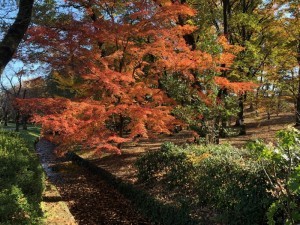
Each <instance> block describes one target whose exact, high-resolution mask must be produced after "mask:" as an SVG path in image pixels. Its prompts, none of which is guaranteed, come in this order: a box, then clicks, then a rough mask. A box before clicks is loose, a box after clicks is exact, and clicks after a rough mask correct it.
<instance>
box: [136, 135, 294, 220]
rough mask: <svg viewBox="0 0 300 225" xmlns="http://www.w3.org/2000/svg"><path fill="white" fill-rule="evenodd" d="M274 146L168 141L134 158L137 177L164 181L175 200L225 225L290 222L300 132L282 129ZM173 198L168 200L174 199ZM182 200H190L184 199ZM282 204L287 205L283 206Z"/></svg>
mask: <svg viewBox="0 0 300 225" xmlns="http://www.w3.org/2000/svg"><path fill="white" fill-rule="evenodd" d="M278 137H279V141H278V146H277V147H276V148H275V147H267V146H266V145H264V144H262V143H260V144H258V143H253V144H249V146H251V148H250V147H249V148H250V149H248V150H245V149H237V148H235V147H232V146H230V145H208V146H187V147H178V146H175V145H173V144H170V143H167V144H164V145H163V146H162V147H161V150H160V151H157V152H149V153H147V154H146V155H144V156H143V157H141V158H140V159H139V160H138V161H137V164H136V165H137V168H138V177H139V181H140V182H141V183H144V184H148V185H152V186H155V185H158V184H160V185H163V187H164V188H167V189H168V190H171V192H174V193H175V194H174V195H173V194H172V195H170V196H173V197H174V199H175V201H177V202H178V201H179V202H181V203H182V204H184V202H186V203H185V204H184V205H183V206H185V207H186V206H188V205H190V210H191V211H193V210H195V209H196V208H197V207H198V208H202V209H205V210H204V211H205V212H207V210H208V211H209V212H210V213H212V214H213V215H215V216H213V217H212V219H213V220H215V222H216V221H219V222H222V223H225V224H266V223H267V222H268V223H269V224H275V221H277V222H280V221H281V222H285V223H286V224H295V223H296V222H297V221H298V220H299V218H298V215H299V211H298V207H299V197H298V196H299V193H298V192H299V161H298V160H299V132H298V131H296V130H289V131H281V132H279V134H278ZM174 199H173V200H174ZM187 202H188V203H189V204H187ZM286 207H287V209H286Z"/></svg>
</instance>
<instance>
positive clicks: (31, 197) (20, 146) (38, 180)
mask: <svg viewBox="0 0 300 225" xmlns="http://www.w3.org/2000/svg"><path fill="white" fill-rule="evenodd" d="M43 179H44V175H43V171H42V168H41V166H40V164H39V162H38V160H37V158H36V156H35V155H34V154H33V153H32V152H30V150H29V149H28V147H27V145H26V144H25V142H24V141H23V140H22V139H21V138H20V137H19V136H18V134H16V133H12V132H5V131H1V132H0V202H1V204H0V224H28V225H29V224H30V225H31V224H41V220H40V219H41V209H40V201H41V198H42V197H41V196H42V191H43Z"/></svg>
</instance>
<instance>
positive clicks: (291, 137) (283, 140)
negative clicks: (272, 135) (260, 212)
mask: <svg viewBox="0 0 300 225" xmlns="http://www.w3.org/2000/svg"><path fill="white" fill-rule="evenodd" d="M277 138H278V141H277V143H276V144H275V145H273V144H269V145H266V144H264V143H263V142H261V141H255V142H252V143H249V144H248V148H249V149H250V151H251V152H252V155H253V156H254V157H255V158H256V160H257V162H258V163H259V164H260V165H261V167H262V168H263V170H264V173H265V178H266V179H267V180H268V182H269V183H270V186H271V187H270V188H269V191H270V192H271V194H272V196H273V197H274V198H275V201H274V202H273V203H272V205H271V206H270V208H269V210H268V213H267V216H268V223H269V224H270V225H273V224H275V223H277V224H278V223H281V224H292V225H294V224H299V222H300V131H299V130H296V129H294V128H289V129H287V130H282V131H279V132H278V133H277Z"/></svg>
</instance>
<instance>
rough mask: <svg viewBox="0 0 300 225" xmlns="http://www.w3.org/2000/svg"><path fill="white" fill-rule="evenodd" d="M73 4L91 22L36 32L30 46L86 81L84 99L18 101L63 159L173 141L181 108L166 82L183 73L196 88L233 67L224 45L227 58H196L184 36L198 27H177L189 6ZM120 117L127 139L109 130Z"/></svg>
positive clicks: (140, 1) (72, 22) (166, 3)
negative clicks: (159, 137) (159, 138)
mask: <svg viewBox="0 0 300 225" xmlns="http://www.w3.org/2000/svg"><path fill="white" fill-rule="evenodd" d="M72 2H76V3H78V4H79V5H81V6H83V8H84V9H85V10H86V11H85V14H86V15H88V16H87V17H82V18H81V19H80V20H79V19H75V18H73V17H72V16H70V17H69V20H66V21H63V22H61V21H60V22H57V23H56V24H55V27H53V26H52V27H50V26H49V27H47V26H36V27H33V28H32V29H31V30H30V33H29V39H28V40H30V41H31V42H33V43H35V44H37V45H40V46H42V47H44V48H46V49H47V51H45V54H41V55H40V60H43V61H46V62H48V63H50V64H51V66H52V68H53V69H54V70H56V71H60V72H61V73H65V74H66V75H68V76H76V77H79V79H80V83H78V84H77V86H76V88H77V89H78V88H79V89H80V90H81V92H82V93H81V95H80V96H78V97H77V98H75V99H66V98H40V99H25V100H21V99H20V100H17V104H18V106H19V108H20V110H21V111H22V112H23V113H26V114H33V115H34V117H33V120H34V121H35V122H37V123H41V124H42V135H43V136H44V137H46V138H48V139H49V140H51V141H53V142H54V143H57V144H59V146H60V147H59V151H61V152H63V151H66V150H68V148H70V147H72V146H77V147H80V148H82V149H89V150H91V149H94V150H96V152H101V151H116V152H120V150H119V147H118V144H120V143H123V142H126V141H130V140H132V139H134V138H136V137H145V138H147V137H150V136H151V135H152V134H157V133H170V130H171V129H173V127H174V124H175V123H178V121H177V120H176V119H175V118H174V117H173V116H172V115H171V113H170V112H171V110H172V108H173V107H174V106H175V105H176V103H175V101H174V100H172V99H170V98H169V97H168V96H167V95H166V93H164V91H163V90H161V89H160V88H159V79H160V77H161V76H162V75H163V74H172V73H177V74H181V75H182V76H183V77H184V79H188V80H190V81H193V80H195V79H196V78H195V77H194V74H193V71H196V70H197V71H203V70H216V71H217V70H218V68H219V65H220V64H222V63H226V65H228V66H229V65H230V63H232V61H233V59H234V55H233V53H234V51H235V48H232V47H230V46H229V45H228V44H225V43H223V42H224V40H223V39H222V38H221V42H222V41H223V42H222V43H223V45H224V46H225V47H224V52H223V54H222V55H221V56H212V55H210V54H208V53H205V52H202V51H200V50H191V47H190V46H188V45H187V44H186V42H185V40H184V38H183V36H184V35H186V34H189V33H191V32H193V31H195V30H196V27H194V26H191V25H183V26H181V25H178V19H179V17H180V18H188V17H191V16H193V15H195V13H196V12H195V11H194V10H193V9H191V8H189V7H188V6H187V5H184V4H179V3H173V2H172V1H168V0H164V1H143V0H135V1H129V2H115V1H110V0H104V1H98V0H94V1H93V3H90V4H92V5H89V4H88V3H87V2H85V1H82V0H76V1H72ZM95 9H97V10H98V11H97V13H98V14H99V16H97V18H96V19H95V17H94V16H95V15H96V14H95ZM91 18H93V19H91ZM219 81H220V79H219V80H218V79H216V82H219ZM223 83H224V82H223ZM221 85H222V84H221ZM226 85H227V83H226ZM231 87H232V90H234V91H235V90H236V88H235V86H231ZM200 95H201V93H200ZM115 117H119V118H129V120H128V121H127V124H126V125H124V126H126V128H127V130H129V133H128V134H127V135H125V136H124V135H123V134H122V132H117V131H116V130H114V129H111V128H109V126H108V123H109V122H114V119H115ZM122 126H123V125H122ZM120 129H123V127H122V128H120Z"/></svg>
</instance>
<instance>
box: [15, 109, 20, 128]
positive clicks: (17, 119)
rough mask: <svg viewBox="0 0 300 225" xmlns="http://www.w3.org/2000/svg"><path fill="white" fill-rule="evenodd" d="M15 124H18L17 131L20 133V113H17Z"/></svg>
mask: <svg viewBox="0 0 300 225" xmlns="http://www.w3.org/2000/svg"><path fill="white" fill-rule="evenodd" d="M15 122H16V131H17V132H19V130H20V129H19V128H20V112H19V111H17V112H16V118H15Z"/></svg>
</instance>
